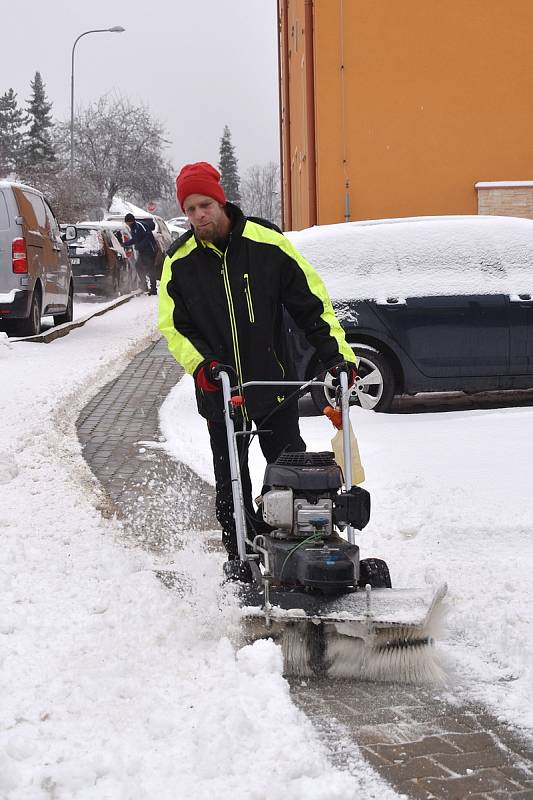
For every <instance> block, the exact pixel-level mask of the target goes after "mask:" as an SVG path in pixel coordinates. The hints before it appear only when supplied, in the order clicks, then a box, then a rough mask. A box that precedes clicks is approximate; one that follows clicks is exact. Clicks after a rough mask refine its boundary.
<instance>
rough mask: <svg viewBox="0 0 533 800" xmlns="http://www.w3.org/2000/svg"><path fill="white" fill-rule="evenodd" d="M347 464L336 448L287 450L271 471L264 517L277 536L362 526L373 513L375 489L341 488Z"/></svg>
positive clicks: (328, 532)
mask: <svg viewBox="0 0 533 800" xmlns="http://www.w3.org/2000/svg"><path fill="white" fill-rule="evenodd" d="M342 483H343V479H342V470H341V468H340V467H339V465H338V464H337V463H336V461H335V459H334V457H333V453H329V452H322V453H308V452H304V453H282V454H281V456H280V457H279V458H278V460H277V461H276V462H275V463H274V464H269V465H268V466H267V468H266V471H265V479H264V485H265V486H264V489H263V496H262V497H263V519H264V521H265V522H266V523H267V524H268V525H270V526H271V528H273V530H272V532H271V534H270V535H271V536H274V537H275V538H280V539H283V538H285V539H286V538H293V537H296V538H305V537H308V536H309V535H310V534H313V533H321V534H322V535H323V536H325V537H328V536H331V535H332V534H333V532H334V526H336V527H338V528H339V529H340V530H343V528H344V527H345V526H346V525H352V527H354V528H358V529H359V530H361V529H362V528H364V527H365V525H366V524H367V523H368V520H369V518H370V495H369V494H368V492H367V491H366V490H365V489H361V488H359V487H357V486H353V487H352V488H351V489H350V490H349V491H347V492H341V491H340V489H341V487H342Z"/></svg>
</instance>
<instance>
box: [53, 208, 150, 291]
mask: <svg viewBox="0 0 533 800" xmlns="http://www.w3.org/2000/svg"><path fill="white" fill-rule="evenodd" d="M76 231H77V236H76V239H74V240H73V241H71V242H69V248H68V249H69V256H70V263H71V264H72V274H73V275H74V287H75V290H76V292H78V293H91V294H101V295H106V296H108V297H116V296H117V295H120V294H126V293H127V292H131V291H132V289H133V288H134V287H135V286H136V278H135V275H136V273H135V268H134V266H133V264H132V263H131V261H130V260H129V259H128V257H127V255H126V253H125V252H124V248H123V247H122V244H121V243H120V241H119V240H118V238H117V236H116V235H115V233H114V232H113V231H112V230H111V229H110V228H109V227H107V226H105V225H103V224H98V223H92V222H84V223H78V224H77V225H76ZM117 233H119V232H118V231H117Z"/></svg>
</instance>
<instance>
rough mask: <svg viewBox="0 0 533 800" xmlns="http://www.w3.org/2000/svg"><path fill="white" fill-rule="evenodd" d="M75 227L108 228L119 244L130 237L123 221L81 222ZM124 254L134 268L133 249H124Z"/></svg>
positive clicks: (134, 255)
mask: <svg viewBox="0 0 533 800" xmlns="http://www.w3.org/2000/svg"><path fill="white" fill-rule="evenodd" d="M77 225H92V226H94V227H95V228H108V229H109V230H111V231H113V233H114V234H115V236H116V237H117V239H118V240H119V242H120V244H123V242H124V241H125V240H126V239H128V238H129V236H130V229H129V228H128V226H127V225H126V223H125V222H124V219H107V220H105V221H102V220H99V221H95V220H87V219H86V220H83V221H82V222H78V223H77ZM124 252H125V253H126V255H127V257H128V259H129V261H130V264H131V265H132V266H133V267H135V260H136V258H137V255H136V253H135V250H134V248H133V247H124Z"/></svg>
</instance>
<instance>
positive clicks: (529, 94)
mask: <svg viewBox="0 0 533 800" xmlns="http://www.w3.org/2000/svg"><path fill="white" fill-rule="evenodd" d="M281 2H285V5H286V6H287V15H286V17H287V19H290V18H291V15H292V16H293V17H297V16H298V14H302V10H303V6H304V0H280V3H281ZM312 7H313V12H314V20H313V22H314V25H313V27H314V31H313V42H314V87H313V92H314V102H315V109H314V112H315V113H314V120H315V137H316V151H315V152H316V181H317V188H316V201H317V221H318V223H319V224H325V223H331V222H342V221H343V220H344V219H345V209H346V207H345V200H346V194H347V191H348V194H349V201H350V217H349V218H350V219H352V220H353V219H372V218H380V217H395V216H411V215H419V214H422V215H423V214H475V213H477V195H476V190H475V188H474V184H475V183H476V182H477V181H497V180H528V179H532V178H533V102H532V100H533V45H532V41H533V40H532V33H533V0H402V2H398V0H313V2H312ZM300 60H301V56H300V54H298V57H297V58H296V57H295V53H294V52H293V54H292V56H291V61H289V83H290V84H291V85H292V87H293V88H292V90H291V92H290V96H289V98H288V105H289V109H288V110H289V112H290V122H291V124H290V142H291V173H292V176H293V178H296V177H297V172H296V167H297V159H296V160H295V156H296V155H297V154H302V153H304V154H305V150H306V146H307V139H308V137H307V138H306V135H305V131H304V129H303V127H302V125H301V122H300V121H299V119H298V116H299V115H300V114H301V111H302V109H301V106H302V97H304V98H305V87H303V84H302V72H301V63H300ZM342 67H343V68H342ZM298 72H299V73H300V78H298ZM298 81H299V86H298ZM302 87H303V88H302ZM299 94H300V99H298V95H299ZM293 109H294V111H295V113H296V119H294V118H293ZM282 128H283V121H282ZM284 136H285V134H284ZM286 166H287V165H286V164H285V163H284V169H286ZM301 183H302V182H301V168H300V186H299V189H298V191H299V192H301V190H302V185H301ZM347 183H348V190H347V189H346V184H347ZM306 185H307V184H306ZM291 188H292V196H290V195H291V193H290V192H289V193H288V194H286V195H285V197H284V200H285V205H286V206H287V207H288V208H289V209H294V208H296V207H297V208H298V212H297V213H296V214H294V215H293V219H292V223H293V224H292V227H294V228H301V227H305V226H306V225H308V224H309V218H308V217H306V214H305V205H306V204H305V202H303V201H302V200H301V199H300V198H299V199H298V200H297V201H296V200H295V197H294V190H295V186H294V184H293V185H292V187H291ZM303 188H304V192H303V193H304V194H305V186H304V187H303Z"/></svg>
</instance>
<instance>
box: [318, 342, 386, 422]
mask: <svg viewBox="0 0 533 800" xmlns="http://www.w3.org/2000/svg"><path fill="white" fill-rule="evenodd" d="M350 346H351V348H352V350H353V351H354V353H355V355H356V356H357V357H358V359H359V367H358V369H357V380H356V382H355V385H354V386H353V387H352V389H351V391H350V405H351V406H361V408H365V409H368V410H369V411H388V409H389V408H390V404H391V403H392V398H393V397H394V373H393V371H392V369H391V366H390V364H389V362H388V360H387V358H386V357H385V356H384V355H383V353H380V352H379V351H378V350H374V349H373V348H372V347H366V346H365V345H361V344H351V343H350ZM319 380H325V381H326V383H328V385H327V386H312V387H311V397H312V398H313V402H314V404H315V407H316V409H317V411H319V412H320V413H322V411H323V409H324V405H326V404H327V405H330V406H334V405H335V389H334V388H333V386H332V385H331V380H330V379H329V378H328V376H327V374H326V373H325V372H321V373H320V375H319Z"/></svg>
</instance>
